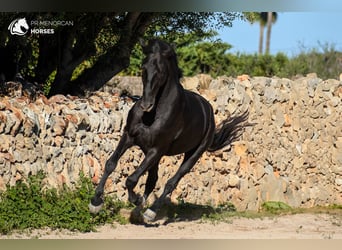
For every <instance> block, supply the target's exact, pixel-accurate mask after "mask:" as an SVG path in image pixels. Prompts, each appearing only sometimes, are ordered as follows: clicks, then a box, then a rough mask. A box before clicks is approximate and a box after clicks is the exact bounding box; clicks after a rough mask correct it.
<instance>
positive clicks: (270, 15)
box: [266, 12, 278, 54]
mask: <svg viewBox="0 0 342 250" xmlns="http://www.w3.org/2000/svg"><path fill="white" fill-rule="evenodd" d="M277 16H278V15H277V12H267V34H266V54H269V53H270V44H271V30H272V24H273V23H275V22H276V20H277Z"/></svg>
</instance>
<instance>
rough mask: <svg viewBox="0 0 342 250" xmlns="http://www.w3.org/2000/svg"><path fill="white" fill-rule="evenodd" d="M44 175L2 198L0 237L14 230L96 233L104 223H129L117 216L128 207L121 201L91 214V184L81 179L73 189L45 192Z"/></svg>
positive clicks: (109, 201) (22, 183)
mask: <svg viewBox="0 0 342 250" xmlns="http://www.w3.org/2000/svg"><path fill="white" fill-rule="evenodd" d="M43 179H44V174H43V173H42V172H40V173H39V174H38V175H36V176H29V177H28V179H27V180H26V181H20V182H18V183H17V184H16V185H15V186H13V187H9V186H8V187H7V190H6V191H5V192H3V193H1V194H0V233H2V234H8V233H10V232H11V231H13V230H24V229H37V228H43V227H50V228H52V229H61V228H64V229H69V230H78V231H81V232H89V231H94V230H95V226H97V225H101V224H104V223H111V222H113V221H115V220H116V221H119V222H120V223H125V222H126V221H125V220H124V219H123V218H122V217H121V216H120V215H119V214H118V212H119V210H120V209H121V208H122V207H125V206H126V204H125V203H123V202H120V201H118V200H112V199H111V198H109V197H107V198H106V199H105V204H104V209H103V210H102V211H101V212H100V213H99V214H97V215H92V214H90V213H89V211H88V204H89V200H90V198H91V197H92V195H93V193H94V191H93V190H94V188H93V185H92V184H91V181H90V180H89V179H88V178H86V177H84V176H83V175H81V176H80V180H79V182H78V183H77V185H76V187H75V188H74V189H70V188H68V187H63V188H62V189H61V190H58V191H57V190H56V189H46V190H42V186H43V185H42V181H43Z"/></svg>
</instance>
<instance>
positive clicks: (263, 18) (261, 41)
mask: <svg viewBox="0 0 342 250" xmlns="http://www.w3.org/2000/svg"><path fill="white" fill-rule="evenodd" d="M257 19H258V21H259V27H260V32H259V50H258V51H259V54H260V55H261V54H262V53H263V44H264V30H265V25H266V23H267V15H266V12H260V13H259V15H258V17H257Z"/></svg>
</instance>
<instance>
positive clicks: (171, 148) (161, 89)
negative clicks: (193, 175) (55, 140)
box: [89, 39, 248, 221]
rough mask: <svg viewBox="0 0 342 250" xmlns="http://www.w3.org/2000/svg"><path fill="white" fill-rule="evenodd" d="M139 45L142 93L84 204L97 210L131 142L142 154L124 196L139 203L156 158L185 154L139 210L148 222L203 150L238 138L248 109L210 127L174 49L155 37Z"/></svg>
mask: <svg viewBox="0 0 342 250" xmlns="http://www.w3.org/2000/svg"><path fill="white" fill-rule="evenodd" d="M142 47H143V52H144V54H145V55H146V58H145V59H144V60H143V63H142V81H143V96H142V98H141V99H139V100H138V101H137V102H136V103H135V104H134V106H133V107H132V108H131V110H130V111H129V114H128V117H127V123H126V124H127V125H126V127H125V129H124V133H123V135H122V138H121V140H120V142H119V144H118V146H117V148H116V150H115V152H114V153H113V154H112V155H111V157H110V158H109V159H108V161H107V162H106V165H105V170H104V173H103V176H102V178H101V181H100V183H99V185H98V187H97V188H96V191H95V196H94V197H93V198H92V199H91V203H90V204H89V209H90V211H91V212H93V213H96V212H98V211H99V210H100V209H101V206H102V204H103V200H102V198H101V197H102V195H103V191H104V185H105V182H106V180H107V178H108V176H109V175H110V174H111V173H112V172H113V171H114V169H115V167H116V165H117V162H118V160H119V158H120V157H121V156H122V155H123V153H124V152H125V151H126V150H127V149H128V148H130V147H131V146H133V145H137V146H139V147H140V148H141V150H142V151H143V152H144V154H145V159H144V160H143V162H142V163H141V165H140V166H139V167H138V168H137V169H136V170H135V172H134V173H133V174H132V175H130V176H129V177H128V178H127V180H126V187H127V190H128V200H129V201H130V202H132V203H134V204H135V205H137V206H143V205H144V203H145V201H146V199H147V197H148V196H149V194H150V193H151V192H152V191H153V189H154V188H155V185H156V182H157V179H158V164H159V161H160V159H161V157H162V156H164V155H176V154H181V153H184V160H183V162H182V164H181V166H180V167H179V169H178V170H177V172H176V174H175V175H174V176H173V177H172V178H170V179H169V180H168V181H167V183H166V185H165V188H164V191H163V193H162V195H161V196H160V197H159V198H158V199H156V200H155V202H154V203H153V204H152V206H151V207H150V208H149V209H147V210H146V211H145V213H144V214H143V217H144V220H145V221H153V220H154V219H155V216H156V212H157V211H158V210H159V209H160V208H161V206H162V204H163V201H164V200H165V198H166V196H167V195H169V194H171V192H172V191H173V190H174V189H175V187H176V186H177V184H178V182H179V181H180V179H181V178H182V177H183V176H184V175H185V174H186V173H188V172H189V171H190V170H191V168H192V167H193V166H194V165H195V163H196V162H197V160H198V159H199V158H200V157H201V155H202V154H203V153H204V152H205V151H211V152H212V151H216V150H218V149H221V148H223V147H224V146H226V145H228V144H230V143H231V142H232V141H234V140H235V139H236V138H237V136H238V134H239V131H241V129H242V128H243V124H244V122H245V121H246V120H247V117H248V112H247V111H246V112H244V113H243V114H242V115H240V116H237V117H234V118H229V119H226V120H225V121H223V122H222V123H221V125H219V126H218V128H216V129H215V121H214V113H213V109H212V107H211V105H210V104H209V102H208V101H207V100H205V99H204V98H203V97H201V96H200V95H197V94H195V93H193V92H190V91H187V90H185V89H184V88H183V87H182V85H181V84H180V81H179V79H180V77H181V71H180V69H179V68H178V62H177V56H176V54H175V51H174V50H173V48H172V47H171V46H170V45H169V44H168V43H166V42H163V41H160V40H156V39H155V40H150V41H149V42H148V43H147V44H142ZM146 172H148V177H147V182H146V187H145V192H144V195H143V196H142V197H141V196H139V195H137V194H136V193H135V192H134V191H133V189H134V187H135V186H136V184H137V182H138V180H139V178H140V177H141V176H142V175H143V174H144V173H146Z"/></svg>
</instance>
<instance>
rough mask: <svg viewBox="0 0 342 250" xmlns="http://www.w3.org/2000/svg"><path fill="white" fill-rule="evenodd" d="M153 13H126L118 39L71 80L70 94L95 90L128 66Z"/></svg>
mask: <svg viewBox="0 0 342 250" xmlns="http://www.w3.org/2000/svg"><path fill="white" fill-rule="evenodd" d="M154 15H155V14H154V13H149V12H146V13H139V12H134V13H128V14H127V16H126V18H125V20H124V21H123V25H122V26H121V27H122V29H121V34H120V38H119V41H118V42H117V43H116V45H115V46H114V47H112V48H109V49H108V51H107V52H106V53H105V54H104V55H102V56H100V57H99V58H98V60H97V61H96V63H95V64H94V65H93V67H91V68H89V69H87V70H85V71H84V72H83V73H82V75H80V76H79V77H78V78H77V79H76V80H74V81H73V82H71V84H70V88H69V90H68V91H69V92H70V93H71V94H78V95H84V94H85V93H86V92H89V91H96V90H98V89H99V88H101V87H102V86H103V85H104V84H105V83H106V82H108V81H109V80H110V79H111V78H112V77H113V76H115V75H116V74H118V73H119V72H120V71H122V70H124V69H125V68H127V67H128V66H129V63H130V55H131V51H132V49H133V48H134V46H135V44H136V43H137V42H138V39H139V37H142V36H143V34H144V32H145V31H146V29H147V27H148V25H149V24H150V23H151V21H152V18H153V16H154Z"/></svg>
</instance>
